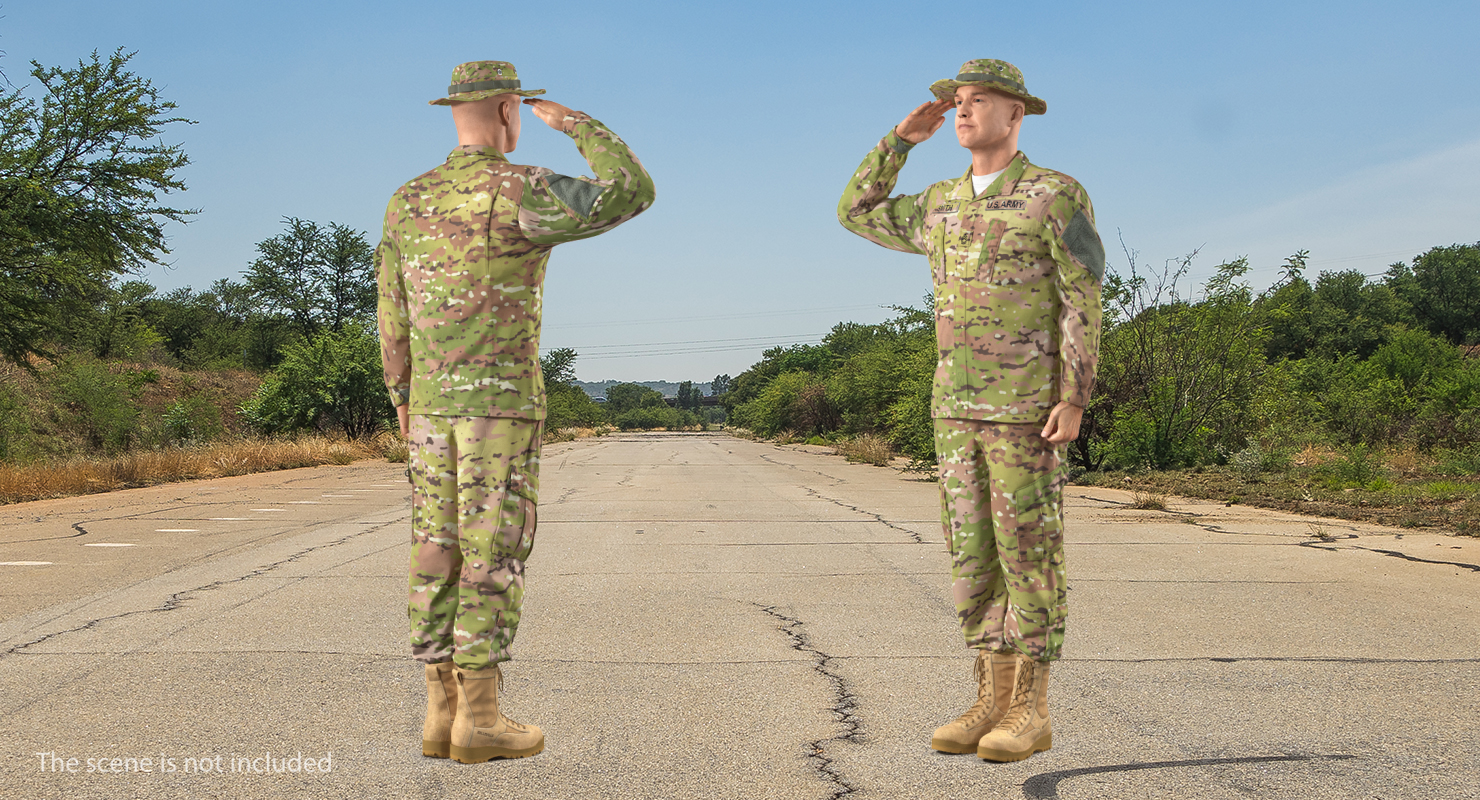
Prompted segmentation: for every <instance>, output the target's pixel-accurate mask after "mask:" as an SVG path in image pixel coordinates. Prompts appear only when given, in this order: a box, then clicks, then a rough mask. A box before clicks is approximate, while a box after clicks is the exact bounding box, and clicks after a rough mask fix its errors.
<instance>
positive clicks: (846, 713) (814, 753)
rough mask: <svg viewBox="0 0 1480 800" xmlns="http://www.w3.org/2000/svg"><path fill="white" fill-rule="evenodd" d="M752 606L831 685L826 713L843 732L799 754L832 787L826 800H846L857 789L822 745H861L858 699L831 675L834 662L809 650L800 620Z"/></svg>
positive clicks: (815, 742)
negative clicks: (773, 622) (808, 658)
mask: <svg viewBox="0 0 1480 800" xmlns="http://www.w3.org/2000/svg"><path fill="white" fill-rule="evenodd" d="M755 605H756V607H757V608H759V609H760V610H761V611H764V612H765V613H766V614H769V615H770V616H771V617H773V618H775V619H776V620H777V621H778V622H779V623H780V625H779V626H778V627H779V628H780V630H781V632H782V633H784V634H786V636H787V638H789V639H791V649H793V650H796V651H797V652H799V653H806V654H807V655H809V656H811V658H812V669H813V671H815V672H816V673H817V674H818V675H821V676H822V677H824V678H826V679H827V682H828V683H829V684H831V685H832V692H833V704H832V706H831V707H830V708H829V709H828V710H830V711H832V713H833V714H834V715H835V716H836V717H837V721H838V723H839V724H840V725H842V728H843V731H842V733H839V734H837V735H836V736H829V737H827V738H826V739H813V740H812V741H810V742H808V743H807V744H806V746H805V750H804V753H803V754H804V755H805V756H806V758H807V760H808V761H809V762H811V764H812V769H813V770H814V771H816V772H817V776H818V777H819V778H821V779H822V780H823V781H825V782H827V783H829V784H831V785H832V786H833V791H832V794H831V795H830V796H829V797H830V800H839V798H843V797H847V796H848V795H850V794H853V793H854V792H856V791H858V787H856V786H854V785H853V784H851V783H849V782H848V781H847V779H845V778H844V777H843V773H842V770H840V769H838V766H837V764H836V763H834V761H833V759H832V758H831V757H829V756H828V754H827V749H826V745H827V744H828V743H830V742H854V743H859V742H862V741H863V737H864V732H863V722H862V721H860V720H859V718H858V697H857V696H856V695H854V694H853V690H852V689H850V688H849V687H848V682H847V681H845V680H844V679H843V676H841V675H839V674H838V673H837V672H836V671H835V669H834V667H833V662H834V660H835V659H834V658H833V657H832V656H830V655H828V654H827V653H824V652H822V651H821V650H819V649H817V648H816V647H815V646H813V644H812V640H811V639H810V638H809V637H808V636H807V633H806V631H805V630H803V623H802V621H801V620H800V619H797V618H796V617H793V616H789V615H787V614H783V613H782V612H780V611H778V610H777V609H776V606H762V605H761V604H759V603H756V604H755Z"/></svg>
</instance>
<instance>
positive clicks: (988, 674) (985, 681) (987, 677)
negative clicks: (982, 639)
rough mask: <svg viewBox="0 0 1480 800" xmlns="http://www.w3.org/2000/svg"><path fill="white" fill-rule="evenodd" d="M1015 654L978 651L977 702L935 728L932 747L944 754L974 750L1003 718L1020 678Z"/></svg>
mask: <svg viewBox="0 0 1480 800" xmlns="http://www.w3.org/2000/svg"><path fill="white" fill-rule="evenodd" d="M1017 663H1018V658H1017V654H1015V653H988V652H987V651H985V650H978V651H976V665H975V666H974V667H973V668H972V677H974V678H976V703H974V704H973V705H972V706H971V708H968V709H966V713H964V714H962V715H961V716H959V717H957V718H956V720H955V721H954V722H950V723H947V724H945V725H942V726H940V727H939V728H936V729H935V736H933V737H932V738H931V739H930V746H931V747H933V748H935V749H936V750H939V751H941V752H942V753H974V752H976V743H977V742H979V741H981V738H982V736H983V735H985V734H986V732H987V731H989V730H991V729H992V728H993V726H995V725H996V724H997V723H998V722H1001V721H1002V718H1003V717H1005V716H1007V709H1008V706H1010V705H1012V688H1013V684H1014V682H1015V681H1014V679H1015V678H1016V677H1017Z"/></svg>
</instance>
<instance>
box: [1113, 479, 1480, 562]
mask: <svg viewBox="0 0 1480 800" xmlns="http://www.w3.org/2000/svg"><path fill="white" fill-rule="evenodd" d="M1085 499H1086V500H1093V501H1095V502H1099V503H1102V504H1104V505H1106V506H1116V507H1122V508H1123V507H1125V506H1126V505H1127V504H1126V503H1120V502H1115V501H1113V500H1104V499H1101V498H1098V497H1086V498H1085ZM1163 513H1167V514H1172V515H1174V516H1177V517H1182V518H1183V519H1182V522H1184V523H1186V524H1188V525H1191V526H1192V527H1194V528H1200V529H1202V530H1205V531H1207V532H1208V533H1221V534H1225V535H1228V536H1263V535H1266V534H1258V533H1241V532H1239V531H1230V530H1227V529H1224V528H1220V527H1218V526H1217V525H1214V524H1212V523H1207V522H1199V521H1198V515H1197V514H1191V513H1189V512H1180V511H1167V512H1163ZM1309 524H1311V525H1321V524H1322V523H1318V522H1314V521H1312V522H1311V523H1309ZM1399 535H1400V536H1401V534H1399ZM1356 538H1359V537H1358V536H1357V534H1355V533H1345V534H1342V535H1340V536H1323V537H1320V538H1318V539H1313V540H1309V541H1304V542H1295V543H1294V544H1295V546H1297V547H1309V548H1311V549H1313V550H1325V551H1326V552H1328V553H1335V552H1339V551H1340V550H1341V549H1342V548H1340V547H1331V546H1329V545H1331V544H1332V543H1333V542H1338V541H1345V540H1347V539H1356ZM1277 546H1280V545H1277ZM1346 548H1347V549H1351V550H1365V551H1366V552H1368V553H1377V554H1378V555H1384V556H1388V557H1390V558H1401V559H1403V560H1404V561H1412V562H1413V563H1415V564H1436V565H1439V566H1445V567H1459V568H1460V569H1467V570H1469V571H1471V572H1480V564H1469V563H1466V562H1463V561H1442V560H1439V559H1432V558H1419V557H1418V556H1411V555H1408V554H1407V553H1402V552H1399V551H1397V550H1384V549H1382V548H1380V547H1362V546H1361V545H1346Z"/></svg>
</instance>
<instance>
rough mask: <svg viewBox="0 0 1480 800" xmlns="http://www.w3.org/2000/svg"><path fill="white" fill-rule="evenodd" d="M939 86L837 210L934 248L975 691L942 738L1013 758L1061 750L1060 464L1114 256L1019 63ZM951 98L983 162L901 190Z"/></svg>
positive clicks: (1077, 413)
mask: <svg viewBox="0 0 1480 800" xmlns="http://www.w3.org/2000/svg"><path fill="white" fill-rule="evenodd" d="M930 91H931V93H932V94H934V95H935V97H936V99H935V100H933V101H931V102H928V103H924V104H922V105H921V106H920V107H918V108H916V109H915V110H914V111H913V112H911V113H910V114H909V115H908V116H906V117H905V119H904V121H903V122H901V123H899V125H897V126H895V128H894V129H893V130H891V131H890V132H889V134H888V135H886V136H885V137H884V138H883V140H882V141H880V142H879V144H878V145H877V146H875V147H874V149H873V150H872V151H871V152H870V153H869V154H868V157H867V158H865V159H864V160H863V164H862V165H861V166H860V167H859V168H858V171H857V172H856V173H855V174H854V176H853V179H852V181H850V182H849V184H848V188H847V190H846V191H845V192H844V193H843V199H842V201H841V202H840V203H839V204H838V219H839V221H841V222H842V223H843V226H844V227H845V228H847V229H848V230H850V231H853V232H854V233H856V234H858V235H859V236H862V237H864V238H866V239H868V240H870V241H872V242H875V243H877V244H880V245H883V246H884V247H888V248H890V249H892V250H900V251H903V252H906V253H917V254H920V255H924V256H927V257H928V258H929V261H930V267H931V270H932V272H933V274H934V284H935V322H936V326H935V329H936V338H937V343H938V345H939V349H940V360H939V363H938V365H937V367H936V371H935V382H934V394H933V399H932V403H931V416H932V417H934V420H935V422H934V425H935V451H936V455H937V456H938V458H939V462H940V467H939V475H940V488H941V520H942V523H943V526H944V528H945V536H946V540H947V542H948V543H949V545H950V551H951V557H952V560H951V581H952V583H951V594H952V597H953V599H954V601H955V606H956V613H957V616H958V618H959V620H960V623H961V631H962V633H963V634H965V638H966V645H967V647H968V648H971V649H974V650H976V651H977V655H976V662H975V679H976V684H977V686H976V688H977V700H976V702H975V703H974V704H973V705H972V706H971V707H970V708H969V709H967V711H966V712H965V713H964V714H962V715H961V716H960V717H958V718H957V719H956V720H955V721H953V722H951V723H949V724H947V725H944V726H942V727H940V728H938V729H937V730H936V731H935V734H934V736H933V737H932V739H931V746H932V747H933V748H935V749H936V750H940V751H944V752H947V753H969V752H975V753H976V754H977V755H978V756H980V757H981V758H984V759H989V760H992V761H1017V760H1020V759H1024V758H1027V757H1028V756H1030V755H1032V754H1033V753H1036V752H1039V751H1043V750H1047V749H1049V748H1050V747H1051V746H1052V744H1053V731H1052V726H1051V724H1050V722H1049V715H1048V670H1049V664H1050V663H1052V662H1053V661H1054V660H1056V659H1058V657H1059V652H1060V649H1061V648H1062V646H1063V642H1064V619H1065V615H1066V612H1067V602H1066V601H1067V597H1066V594H1065V590H1066V586H1065V581H1064V539H1063V520H1062V516H1061V508H1062V488H1063V484H1064V472H1063V470H1062V469H1061V464H1062V462H1063V445H1064V444H1065V443H1067V442H1070V441H1072V440H1074V439H1075V438H1076V437H1077V436H1078V435H1079V422H1080V417H1081V415H1082V414H1083V413H1084V407H1085V406H1086V405H1087V404H1088V403H1089V397H1090V390H1091V388H1092V387H1093V385H1094V376H1095V362H1096V356H1097V349H1098V344H1099V333H1100V284H1101V280H1102V277H1103V274H1104V269H1105V250H1104V246H1103V245H1102V243H1101V242H1100V237H1099V234H1098V233H1097V232H1096V230H1095V223H1094V210H1093V208H1092V207H1091V206H1090V201H1089V195H1088V194H1086V193H1085V191H1084V187H1082V186H1080V185H1079V182H1078V181H1076V180H1074V179H1073V178H1071V177H1069V176H1068V175H1065V174H1063V173H1061V172H1055V171H1053V170H1049V169H1044V168H1043V167H1039V166H1036V165H1034V164H1032V163H1030V162H1029V161H1028V157H1027V156H1025V155H1023V153H1022V152H1021V151H1020V150H1018V147H1017V141H1018V132H1019V129H1020V128H1021V126H1022V122H1023V117H1024V116H1026V115H1028V114H1042V113H1044V112H1045V111H1046V110H1047V104H1046V103H1044V101H1043V100H1041V99H1039V98H1037V97H1034V96H1033V95H1032V94H1029V92H1028V89H1027V87H1026V86H1025V85H1024V81H1023V75H1022V73H1021V72H1020V71H1018V69H1017V68H1016V67H1014V66H1013V65H1011V64H1009V63H1007V62H1005V61H998V60H994V59H978V60H973V61H968V62H966V63H965V64H964V65H962V67H961V70H960V73H959V74H958V75H957V76H956V78H955V79H954V80H940V81H936V82H935V83H934V84H932V85H931V87H930ZM952 108H954V109H955V110H956V118H955V125H956V138H957V139H958V140H959V141H960V143H961V146H962V147H964V148H966V149H967V150H969V151H970V152H971V167H970V168H969V169H967V170H966V172H965V173H964V174H962V175H961V177H959V178H952V179H949V180H943V181H940V182H938V183H935V184H932V185H931V186H930V187H929V188H927V189H926V190H925V191H923V192H921V193H919V194H915V195H899V196H896V197H890V196H889V193H890V192H891V191H892V190H893V188H894V184H895V182H896V180H897V179H898V176H899V171H900V169H901V168H902V167H903V166H904V163H905V160H906V158H907V155H908V153H909V151H910V149H911V148H913V147H914V146H915V145H917V144H919V143H921V142H923V141H925V140H926V139H929V138H930V137H931V135H933V134H934V133H935V132H936V131H937V130H939V129H940V127H941V125H943V124H944V123H945V113H946V112H947V111H948V110H950V109H952Z"/></svg>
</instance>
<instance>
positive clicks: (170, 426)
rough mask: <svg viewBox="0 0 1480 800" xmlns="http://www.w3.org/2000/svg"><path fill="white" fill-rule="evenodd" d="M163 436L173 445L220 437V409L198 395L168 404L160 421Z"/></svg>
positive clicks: (223, 428) (221, 427) (206, 440)
mask: <svg viewBox="0 0 1480 800" xmlns="http://www.w3.org/2000/svg"><path fill="white" fill-rule="evenodd" d="M162 422H163V423H164V433H165V436H166V437H167V438H168V439H169V440H170V441H171V442H173V443H176V444H187V443H194V442H209V441H211V440H212V439H215V438H217V437H219V436H220V435H221V433H222V432H223V431H224V430H225V426H223V425H222V424H221V409H220V407H219V406H217V405H216V404H215V403H213V402H211V401H210V400H209V399H208V398H206V397H205V396H203V395H200V394H193V395H190V396H188V397H182V398H180V399H179V400H176V401H175V402H173V403H171V404H170V407H169V408H168V409H167V410H166V411H165V412H164V417H163V419H162Z"/></svg>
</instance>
